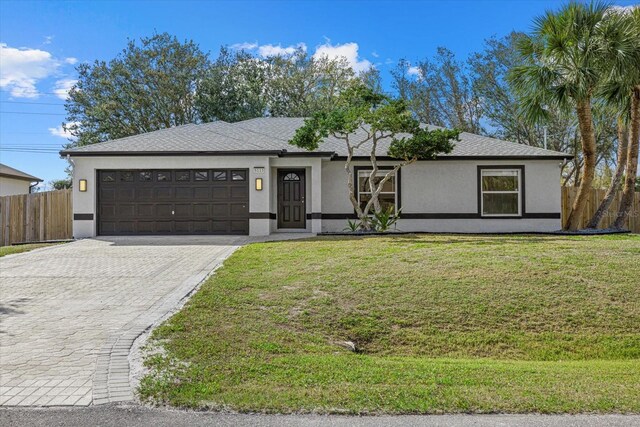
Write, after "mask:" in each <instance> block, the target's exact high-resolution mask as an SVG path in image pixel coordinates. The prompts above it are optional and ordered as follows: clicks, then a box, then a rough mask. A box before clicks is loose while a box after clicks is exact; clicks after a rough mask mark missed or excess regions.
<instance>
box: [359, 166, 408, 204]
mask: <svg viewBox="0 0 640 427" xmlns="http://www.w3.org/2000/svg"><path fill="white" fill-rule="evenodd" d="M388 172H389V171H388V170H379V171H378V172H377V173H376V176H375V177H374V182H373V188H374V189H375V188H377V186H378V184H379V183H380V181H382V179H383V178H384V177H385V176H386V175H387V173H388ZM370 179H371V170H370V169H369V170H358V204H359V205H360V208H361V209H364V207H365V206H366V205H367V203H368V202H369V200H371V187H370V185H369V180H370ZM397 182H398V180H397V176H396V174H395V173H394V174H393V175H391V177H389V179H388V180H387V181H386V182H385V183H384V184H383V185H382V191H381V192H380V194H379V195H378V200H379V201H380V206H381V207H382V209H383V210H387V209H389V207H393V209H394V211H395V212H397V211H398V192H397ZM369 212H373V207H372V208H371V209H370V210H369Z"/></svg>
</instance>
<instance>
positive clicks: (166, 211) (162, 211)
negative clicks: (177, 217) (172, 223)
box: [155, 204, 173, 218]
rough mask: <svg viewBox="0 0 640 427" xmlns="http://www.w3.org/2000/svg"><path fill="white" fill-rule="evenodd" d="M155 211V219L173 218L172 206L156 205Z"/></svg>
mask: <svg viewBox="0 0 640 427" xmlns="http://www.w3.org/2000/svg"><path fill="white" fill-rule="evenodd" d="M155 211H156V212H155V216H157V217H164V218H171V217H172V216H173V214H172V212H173V205H170V204H157V205H156V209H155Z"/></svg>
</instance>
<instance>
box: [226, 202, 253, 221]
mask: <svg viewBox="0 0 640 427" xmlns="http://www.w3.org/2000/svg"><path fill="white" fill-rule="evenodd" d="M229 207H230V208H231V209H230V210H231V212H230V214H231V216H232V217H240V218H245V217H248V216H249V205H248V204H244V203H231V204H229Z"/></svg>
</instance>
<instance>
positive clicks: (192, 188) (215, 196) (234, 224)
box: [98, 169, 249, 235]
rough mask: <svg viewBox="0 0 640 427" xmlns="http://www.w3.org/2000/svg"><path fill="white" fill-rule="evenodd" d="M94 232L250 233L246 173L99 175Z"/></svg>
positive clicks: (206, 171) (110, 172)
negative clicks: (95, 227)
mask: <svg viewBox="0 0 640 427" xmlns="http://www.w3.org/2000/svg"><path fill="white" fill-rule="evenodd" d="M98 233H99V234H101V235H122V234H249V182H248V171H247V170H246V169H193V170H165V169H163V170H101V171H98Z"/></svg>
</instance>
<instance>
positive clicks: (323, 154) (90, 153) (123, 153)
mask: <svg viewBox="0 0 640 427" xmlns="http://www.w3.org/2000/svg"><path fill="white" fill-rule="evenodd" d="M60 155H61V156H63V157H64V156H67V155H69V156H73V157H88V156H110V157H114V156H132V157H136V156H137V157H139V156H250V155H255V156H278V157H330V158H331V160H346V159H347V157H346V156H338V155H337V154H336V153H335V152H333V151H309V152H302V151H295V152H288V151H287V150H236V151H73V150H62V151H60ZM572 158H573V156H571V155H569V154H559V155H557V156H555V155H554V156H530V155H529V156H437V157H436V158H435V159H433V160H418V161H419V162H433V161H439V160H565V159H572ZM377 159H378V160H379V161H396V162H397V161H399V160H398V159H396V158H393V157H389V156H378V157H377ZM353 160H369V157H368V156H354V157H353Z"/></svg>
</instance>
